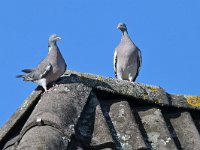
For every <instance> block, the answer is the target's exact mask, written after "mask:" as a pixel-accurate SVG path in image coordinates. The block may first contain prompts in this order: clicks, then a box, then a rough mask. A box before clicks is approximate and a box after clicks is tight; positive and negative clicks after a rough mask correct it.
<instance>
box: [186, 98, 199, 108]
mask: <svg viewBox="0 0 200 150" xmlns="http://www.w3.org/2000/svg"><path fill="white" fill-rule="evenodd" d="M186 99H187V102H188V104H190V105H192V106H200V96H187V97H186Z"/></svg>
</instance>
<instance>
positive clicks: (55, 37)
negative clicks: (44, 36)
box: [49, 34, 61, 42]
mask: <svg viewBox="0 0 200 150" xmlns="http://www.w3.org/2000/svg"><path fill="white" fill-rule="evenodd" d="M60 39H61V38H60V37H59V36H57V35H56V34H52V35H51V36H50V37H49V42H56V41H58V40H60Z"/></svg>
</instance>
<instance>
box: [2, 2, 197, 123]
mask: <svg viewBox="0 0 200 150" xmlns="http://www.w3.org/2000/svg"><path fill="white" fill-rule="evenodd" d="M199 8H200V1H199V0H192V1H191V0H167V1H161V0H151V1H150V0H124V1H122V0H121V1H118V0H101V1H95V0H84V1H82V0H79V1H78V0H57V1H53V0H28V1H27V0H18V1H10V0H6V1H2V2H1V5H0V19H1V21H0V27H1V28H0V33H1V35H0V43H1V47H0V52H1V54H0V68H1V73H0V78H1V86H0V88H1V89H0V91H1V104H0V126H2V125H3V124H4V123H5V122H6V121H7V120H8V119H9V117H10V116H11V115H12V114H13V113H14V112H15V111H16V109H17V108H18V107H19V106H20V105H21V104H22V103H23V101H24V100H25V99H26V97H28V96H29V94H30V93H31V92H32V91H33V90H34V89H35V88H36V85H35V84H33V83H26V82H23V81H22V80H20V79H17V78H15V76H16V75H17V74H20V70H21V69H24V68H33V67H35V66H36V65H37V64H38V63H39V62H40V61H41V59H43V58H44V57H45V56H46V54H47V52H48V48H47V39H48V37H49V35H50V34H52V33H56V34H58V35H59V36H60V37H61V38H62V40H61V41H59V43H58V46H59V47H60V50H61V52H62V54H63V56H64V58H65V60H66V62H67V64H68V69H70V70H76V71H80V72H86V73H92V74H98V75H102V76H105V77H114V73H113V66H112V65H113V64H112V62H113V52H114V48H115V47H116V46H117V44H118V42H119V41H120V38H121V33H120V31H118V30H117V29H116V27H117V24H118V23H119V22H125V23H126V24H127V27H128V31H129V35H130V36H131V37H132V40H133V41H134V42H135V43H136V45H137V46H138V47H139V48H140V49H141V51H142V56H143V64H142V68H141V72H140V74H139V77H138V78H137V82H140V83H144V84H151V85H158V86H161V87H163V88H164V89H166V91H167V92H169V93H175V94H188V95H200V88H199V84H200V80H199V74H200V68H199V61H200V59H199V56H200V19H199V15H200V9H199Z"/></svg>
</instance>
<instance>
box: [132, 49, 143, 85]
mask: <svg viewBox="0 0 200 150" xmlns="http://www.w3.org/2000/svg"><path fill="white" fill-rule="evenodd" d="M137 50H138V56H137V73H136V75H135V77H134V79H133V81H135V80H136V78H137V76H138V74H139V72H140V69H141V66H142V54H141V51H140V49H139V48H137Z"/></svg>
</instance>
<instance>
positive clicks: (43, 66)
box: [28, 58, 52, 80]
mask: <svg viewBox="0 0 200 150" xmlns="http://www.w3.org/2000/svg"><path fill="white" fill-rule="evenodd" d="M51 69H52V65H51V64H50V62H49V61H48V59H47V58H45V59H43V60H42V61H41V63H40V64H39V65H38V66H37V67H36V68H35V69H34V71H33V72H31V73H30V74H29V75H28V76H30V77H31V78H32V79H33V80H39V79H41V78H44V77H45V76H47V74H48V73H49V72H50V71H51Z"/></svg>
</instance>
